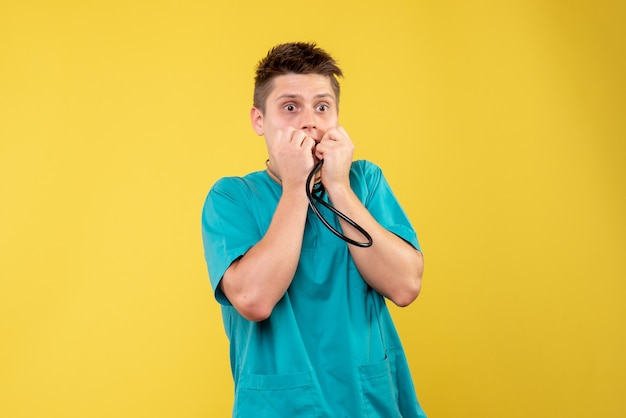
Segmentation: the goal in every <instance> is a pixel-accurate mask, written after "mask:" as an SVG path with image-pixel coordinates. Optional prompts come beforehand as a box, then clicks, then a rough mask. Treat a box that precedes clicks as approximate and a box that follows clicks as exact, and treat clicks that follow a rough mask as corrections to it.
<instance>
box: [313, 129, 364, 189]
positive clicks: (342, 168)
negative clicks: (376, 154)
mask: <svg viewBox="0 0 626 418" xmlns="http://www.w3.org/2000/svg"><path fill="white" fill-rule="evenodd" d="M353 155H354V144H353V143H352V140H351V139H350V137H349V136H348V133H347V132H346V131H345V129H343V128H342V127H341V126H339V127H336V128H332V129H329V130H328V131H326V133H325V134H324V136H323V137H322V140H321V141H320V142H319V144H317V147H316V148H315V157H316V158H318V159H320V160H324V165H323V166H322V184H324V187H325V188H326V189H331V188H332V187H334V186H347V187H350V166H351V165H352V157H353Z"/></svg>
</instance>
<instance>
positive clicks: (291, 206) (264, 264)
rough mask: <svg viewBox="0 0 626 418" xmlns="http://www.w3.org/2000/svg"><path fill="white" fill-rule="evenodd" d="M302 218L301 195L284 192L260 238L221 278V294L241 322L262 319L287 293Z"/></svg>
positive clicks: (303, 200) (304, 206)
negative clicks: (230, 304) (266, 228)
mask: <svg viewBox="0 0 626 418" xmlns="http://www.w3.org/2000/svg"><path fill="white" fill-rule="evenodd" d="M303 187H304V186H303ZM306 214H307V201H306V197H305V196H304V193H303V192H302V191H301V190H294V191H293V192H292V191H290V190H284V191H283V195H282V197H281V199H280V201H279V203H278V206H277V207H276V211H275V213H274V216H273V218H272V222H271V223H270V226H269V228H268V230H267V232H266V233H265V235H264V237H263V238H262V239H261V240H260V241H259V242H258V243H257V244H256V245H254V246H253V247H252V248H250V250H248V252H246V254H245V255H244V256H243V257H241V258H240V259H238V260H237V261H235V262H234V263H233V264H232V265H231V266H230V267H229V268H228V270H227V271H226V273H225V274H224V277H223V278H222V281H221V286H222V290H223V291H224V293H225V295H226V296H227V297H228V299H229V300H230V301H231V303H232V304H233V306H234V307H235V308H236V309H237V310H238V311H239V312H240V313H241V314H242V315H243V316H244V317H245V318H247V319H250V320H253V321H259V320H263V319H266V318H267V317H269V315H270V314H271V312H272V309H273V308H274V306H275V305H276V303H277V302H278V301H279V300H280V299H281V298H282V297H283V295H284V294H285V292H286V291H287V288H288V287H289V285H290V284H291V281H292V279H293V276H294V274H295V271H296V268H297V266H298V260H299V258H300V252H301V248H302V237H303V234H304V223H305V221H306Z"/></svg>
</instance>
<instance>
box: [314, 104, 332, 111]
mask: <svg viewBox="0 0 626 418" xmlns="http://www.w3.org/2000/svg"><path fill="white" fill-rule="evenodd" d="M329 108H330V107H329V106H328V105H327V104H326V103H321V104H319V105H317V110H318V111H320V112H326V111H327V110H328V109H329Z"/></svg>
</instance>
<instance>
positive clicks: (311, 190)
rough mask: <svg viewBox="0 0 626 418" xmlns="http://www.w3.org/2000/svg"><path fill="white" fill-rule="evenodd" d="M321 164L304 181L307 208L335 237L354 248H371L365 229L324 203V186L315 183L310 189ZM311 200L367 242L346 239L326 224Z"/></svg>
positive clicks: (322, 162)
mask: <svg viewBox="0 0 626 418" xmlns="http://www.w3.org/2000/svg"><path fill="white" fill-rule="evenodd" d="M322 164H324V160H320V161H319V162H318V163H317V164H316V165H315V167H313V170H311V173H310V174H309V177H308V178H307V179H306V186H305V187H306V196H307V197H308V198H309V206H310V207H311V209H312V210H313V213H315V214H316V215H317V217H318V218H320V221H322V223H323V224H324V226H325V227H326V228H328V229H329V230H330V232H332V233H333V234H335V235H337V236H338V237H339V238H341V239H342V240H344V241H345V242H347V243H348V244H352V245H354V246H357V247H361V248H367V247H371V245H372V243H373V242H374V241H373V240H372V237H371V236H370V234H368V233H367V231H366V230H365V229H363V227H362V226H361V225H359V224H357V223H356V222H354V221H353V220H352V219H350V218H348V217H347V216H346V215H344V214H343V213H341V212H340V211H338V210H337V209H335V208H334V207H333V206H331V205H330V204H329V203H328V202H326V201H325V200H324V199H323V196H324V193H325V191H326V190H325V189H324V185H323V184H322V182H321V181H320V182H319V183H315V184H314V185H313V187H311V181H312V180H313V178H314V177H315V174H317V172H318V171H320V169H321V168H322ZM313 200H317V201H318V202H319V203H320V204H321V205H323V206H325V207H326V208H328V209H330V211H331V212H333V213H334V214H335V215H337V216H338V217H340V218H341V219H343V220H344V221H346V222H347V223H348V224H350V226H352V227H353V228H354V229H356V230H357V231H359V232H360V233H361V235H363V236H364V237H365V239H366V240H367V242H359V241H355V240H353V239H352V238H348V237H347V236H345V235H344V234H342V233H341V232H339V231H337V230H336V229H335V228H334V227H333V226H332V225H331V224H329V223H328V221H327V220H326V219H325V218H324V216H322V214H321V213H320V211H319V209H318V208H317V206H315V204H314V202H313Z"/></svg>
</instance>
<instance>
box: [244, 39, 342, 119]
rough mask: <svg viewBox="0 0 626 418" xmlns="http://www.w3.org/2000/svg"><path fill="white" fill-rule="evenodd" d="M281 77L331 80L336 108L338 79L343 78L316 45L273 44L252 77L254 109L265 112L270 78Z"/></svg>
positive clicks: (332, 60) (336, 66)
mask: <svg viewBox="0 0 626 418" xmlns="http://www.w3.org/2000/svg"><path fill="white" fill-rule="evenodd" d="M284 74H320V75H324V76H326V77H328V78H329V79H330V85H331V87H332V89H333V92H334V93H335V97H336V100H337V105H339V80H338V79H337V78H338V77H342V76H343V72H342V71H341V68H339V66H338V65H337V63H336V62H335V60H334V58H333V57H331V56H330V54H328V53H327V52H326V51H324V50H323V49H321V48H319V47H317V45H316V44H315V43H305V42H291V43H285V44H280V45H276V46H275V47H273V48H272V49H270V51H269V52H268V53H267V55H266V56H265V58H263V59H262V60H261V61H259V63H258V64H257V67H256V77H255V78H254V107H256V108H257V109H259V110H260V111H261V112H262V113H265V101H266V100H267V96H269V94H270V92H271V90H272V87H273V79H274V77H277V76H279V75H284Z"/></svg>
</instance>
